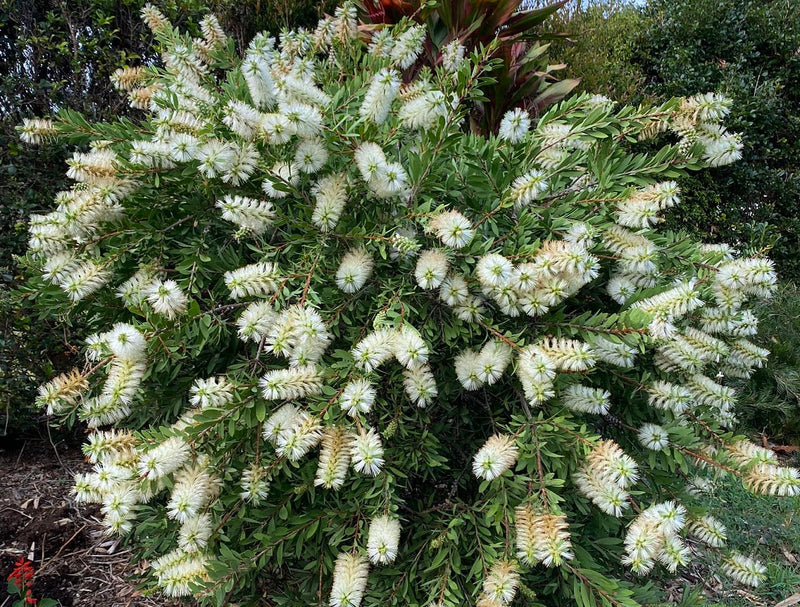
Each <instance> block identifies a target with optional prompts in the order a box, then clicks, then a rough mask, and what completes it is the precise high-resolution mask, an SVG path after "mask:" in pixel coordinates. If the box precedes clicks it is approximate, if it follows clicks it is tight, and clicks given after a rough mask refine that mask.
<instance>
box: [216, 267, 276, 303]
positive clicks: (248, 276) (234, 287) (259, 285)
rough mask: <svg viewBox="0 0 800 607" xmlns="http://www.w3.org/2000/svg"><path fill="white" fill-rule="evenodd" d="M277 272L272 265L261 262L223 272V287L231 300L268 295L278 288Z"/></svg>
mask: <svg viewBox="0 0 800 607" xmlns="http://www.w3.org/2000/svg"><path fill="white" fill-rule="evenodd" d="M277 278H278V272H277V268H276V267H275V264H274V263H271V262H268V261H262V262H258V263H254V264H250V265H249V266H244V267H241V268H237V269H235V270H230V271H228V272H225V286H227V287H228V289H230V292H231V297H232V298H233V299H241V298H242V297H246V296H252V295H268V294H270V293H274V292H275V289H277V288H278V284H277Z"/></svg>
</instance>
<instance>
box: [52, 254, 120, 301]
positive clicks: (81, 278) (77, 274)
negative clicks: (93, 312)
mask: <svg viewBox="0 0 800 607" xmlns="http://www.w3.org/2000/svg"><path fill="white" fill-rule="evenodd" d="M110 278H111V271H110V270H109V269H108V268H105V267H103V265H101V264H100V263H99V260H97V261H95V260H88V261H83V262H80V263H78V264H76V266H75V267H74V268H72V271H71V272H70V273H69V274H68V275H66V276H64V278H63V281H62V282H60V283H59V286H60V287H61V289H62V290H63V291H64V292H65V293H66V294H67V295H68V296H69V298H70V299H71V300H72V301H80V300H82V299H85V298H86V297H88V296H89V295H91V294H92V293H94V292H95V291H98V290H99V289H101V288H103V287H104V286H105V285H106V283H107V282H108V281H109V279H110Z"/></svg>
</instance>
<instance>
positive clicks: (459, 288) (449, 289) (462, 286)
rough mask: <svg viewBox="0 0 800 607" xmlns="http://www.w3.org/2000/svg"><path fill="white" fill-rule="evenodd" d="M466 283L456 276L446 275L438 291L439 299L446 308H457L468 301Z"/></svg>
mask: <svg viewBox="0 0 800 607" xmlns="http://www.w3.org/2000/svg"><path fill="white" fill-rule="evenodd" d="M469 296H470V294H469V286H468V285H467V281H466V280H464V278H463V277H461V276H459V275H458V274H448V275H447V277H446V278H445V279H444V280H443V281H442V285H441V287H440V290H439V297H440V299H441V300H442V301H443V302H444V303H446V304H447V305H448V306H457V305H459V304H462V303H464V302H465V301H466V300H467V299H469Z"/></svg>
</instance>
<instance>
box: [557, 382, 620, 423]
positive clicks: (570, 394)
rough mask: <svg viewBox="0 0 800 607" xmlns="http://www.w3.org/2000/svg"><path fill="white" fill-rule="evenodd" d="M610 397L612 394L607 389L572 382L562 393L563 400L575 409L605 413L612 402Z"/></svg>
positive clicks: (584, 411)
mask: <svg viewBox="0 0 800 607" xmlns="http://www.w3.org/2000/svg"><path fill="white" fill-rule="evenodd" d="M610 397H611V394H610V393H609V392H608V391H607V390H601V389H599V388H590V387H588V386H582V385H580V384H572V385H570V386H567V388H566V389H565V390H564V392H563V393H562V395H561V402H562V403H564V406H565V407H568V408H569V409H572V410H573V411H581V412H583V413H594V414H597V415H605V414H606V413H608V408H609V406H610V404H611V403H610V402H609V398H610Z"/></svg>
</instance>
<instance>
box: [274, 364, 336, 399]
mask: <svg viewBox="0 0 800 607" xmlns="http://www.w3.org/2000/svg"><path fill="white" fill-rule="evenodd" d="M259 384H260V385H261V389H262V392H263V394H264V398H266V399H267V400H283V399H287V400H297V399H298V398H303V397H305V396H309V395H312V394H318V393H319V392H320V391H321V390H322V377H321V376H320V375H319V370H318V369H317V367H316V366H315V365H306V366H303V367H290V368H289V369H275V370H272V371H267V372H266V373H265V374H264V376H263V377H262V378H261V380H260V381H259Z"/></svg>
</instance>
